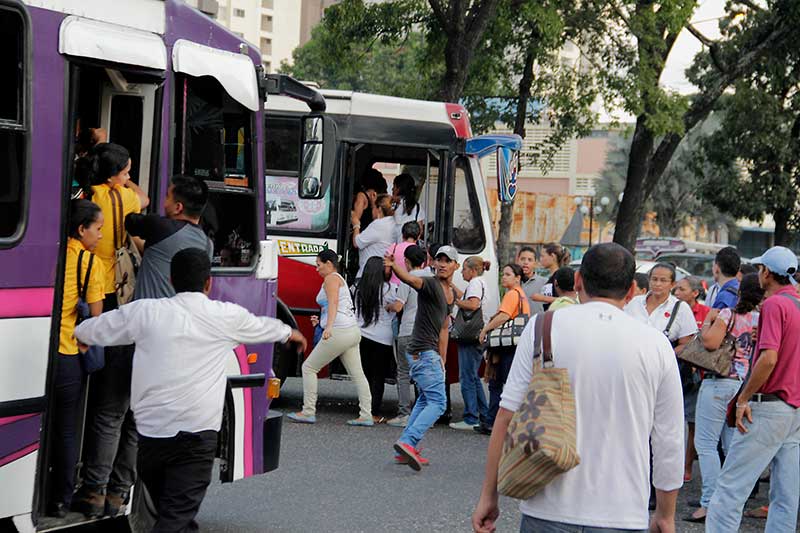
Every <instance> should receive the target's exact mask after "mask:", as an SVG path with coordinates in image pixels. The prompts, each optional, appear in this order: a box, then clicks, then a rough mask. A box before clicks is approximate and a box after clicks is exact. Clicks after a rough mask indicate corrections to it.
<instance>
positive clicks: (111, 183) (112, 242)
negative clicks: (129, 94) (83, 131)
mask: <svg viewBox="0 0 800 533" xmlns="http://www.w3.org/2000/svg"><path fill="white" fill-rule="evenodd" d="M130 170H131V156H130V153H129V152H128V150H127V149H126V148H125V147H124V146H120V145H118V144H114V143H100V144H98V145H96V146H95V147H94V148H92V149H91V151H90V152H89V154H88V155H87V156H85V157H82V158H81V159H79V160H78V162H77V163H76V178H77V180H78V183H80V184H81V187H82V188H83V192H84V194H85V196H86V199H87V200H91V201H92V202H94V203H96V204H97V205H99V206H100V209H101V210H102V211H103V217H104V218H105V222H106V223H105V225H104V226H103V240H102V241H100V244H99V245H98V246H97V251H96V253H97V256H98V257H99V258H100V259H102V262H103V274H104V278H105V294H106V298H105V305H104V308H103V310H104V311H110V310H112V309H116V308H117V296H116V293H115V286H114V283H115V281H116V279H115V275H114V267H115V262H116V260H115V257H114V253H115V252H116V248H115V247H119V246H122V245H123V244H124V243H125V239H126V238H127V236H128V234H127V233H126V231H125V217H126V216H128V215H129V214H131V213H139V212H140V211H141V210H142V209H144V208H145V207H147V206H148V205H149V204H150V200H149V199H148V198H147V195H146V194H145V193H144V191H142V189H140V188H139V186H138V185H136V184H135V183H134V182H132V181H131V176H130V174H129V173H130ZM117 193H118V194H119V199H120V201H121V202H120V203H121V204H122V205H121V209H120V208H117V210H116V211H117V215H116V217H115V215H114V204H115V202H114V198H115V196H116V194H117ZM115 234H116V238H115Z"/></svg>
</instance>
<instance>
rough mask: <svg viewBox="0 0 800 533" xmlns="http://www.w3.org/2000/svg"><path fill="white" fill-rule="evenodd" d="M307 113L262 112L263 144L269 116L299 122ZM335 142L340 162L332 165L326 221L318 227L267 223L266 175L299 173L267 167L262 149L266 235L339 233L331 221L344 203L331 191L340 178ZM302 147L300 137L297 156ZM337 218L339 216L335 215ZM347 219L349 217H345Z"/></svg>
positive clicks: (328, 236)
mask: <svg viewBox="0 0 800 533" xmlns="http://www.w3.org/2000/svg"><path fill="white" fill-rule="evenodd" d="M307 115H308V113H292V112H278V113H275V112H266V111H265V112H264V145H265V146H266V143H267V138H268V137H269V129H268V128H267V120H268V119H269V117H276V118H283V119H287V118H288V119H297V121H298V123H300V119H302V117H304V116H307ZM328 118H329V119H330V120H335V119H333V118H332V117H330V116H328ZM333 142H336V150H335V153H336V157H337V159H339V160H340V164H337V165H335V166H334V175H333V176H332V178H331V181H330V185H329V186H328V188H329V191H330V200H329V202H330V205H328V223H327V224H326V225H325V226H324V227H322V228H319V229H299V228H282V227H279V226H277V225H269V226H268V225H267V219H266V212H267V194H266V187H267V183H266V180H267V176H276V177H283V178H295V179H296V180H299V177H300V173H299V172H298V171H297V169H294V170H276V169H269V168H267V153H266V148H265V149H264V176H263V177H262V178H263V179H262V182H263V184H264V205H263V206H262V207H263V209H264V228H265V229H266V231H267V235H273V234H276V235H278V236H280V235H287V236H297V237H312V238H321V239H332V238H337V237H338V236H339V235H340V232H339V231H338V230H337V227H336V224H335V223H334V222H333V215H334V214H337V215H341V214H340V213H339V206H340V204H346V202H343V201H341V200H340V198H339V196H340V195H339V194H333V192H334V191H335V190H336V189H337V187H339V186H340V183H341V180H340V179H339V176H340V174H341V154H340V143H339V142H338V140H334V141H333ZM301 149H302V139H299V140H298V143H297V150H298V156H299V154H300V150H301ZM299 186H300V184H299V183H298V196H297V197H298V199H299V200H302V198H300V194H299ZM337 218H339V216H337ZM347 220H348V221H349V220H350V219H349V217H348V218H347Z"/></svg>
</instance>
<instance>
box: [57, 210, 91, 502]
mask: <svg viewBox="0 0 800 533" xmlns="http://www.w3.org/2000/svg"><path fill="white" fill-rule="evenodd" d="M102 228H103V213H102V211H100V208H99V207H98V206H97V205H96V204H93V203H92V202H90V201H88V200H73V201H72V203H71V205H70V212H69V221H68V226H67V230H68V231H67V254H66V260H65V266H64V292H63V296H62V300H61V333H60V334H59V341H58V357H57V358H56V372H55V387H54V390H55V402H54V406H55V412H54V417H53V418H54V423H53V426H54V427H53V429H54V431H55V437H54V440H53V442H55V443H57V444H56V446H55V453H54V454H53V463H52V467H53V470H52V473H51V478H50V479H51V480H50V484H49V488H50V497H49V499H48V502H47V511H48V514H49V515H52V516H57V517H61V518H63V517H64V516H66V513H67V509H69V507H70V504H71V503H72V493H73V491H74V489H75V465H76V464H77V462H78V429H77V428H78V417H79V407H80V396H81V388H82V386H83V380H84V372H83V370H82V368H81V362H80V357H79V348H78V343H77V341H76V340H75V324H76V323H77V320H78V310H77V307H78V300H79V298H80V297H81V296H82V295H84V294H85V301H86V303H87V304H88V305H89V312H90V314H91V315H92V316H98V315H100V314H101V313H102V312H103V295H104V293H103V272H102V265H101V264H100V262H99V261H98V260H97V258H96V257H94V254H93V253H92V250H94V249H95V247H96V246H97V243H98V242H100V240H101V239H102V237H103V235H102ZM90 265H91V268H90ZM87 272H88V274H89V275H88V277H87V275H86V274H87ZM78 283H80V284H81V287H80V289H79V287H78Z"/></svg>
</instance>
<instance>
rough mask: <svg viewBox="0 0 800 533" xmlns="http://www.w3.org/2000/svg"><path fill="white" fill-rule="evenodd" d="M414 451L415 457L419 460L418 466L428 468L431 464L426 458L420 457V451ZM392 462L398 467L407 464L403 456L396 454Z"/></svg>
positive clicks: (406, 459)
mask: <svg viewBox="0 0 800 533" xmlns="http://www.w3.org/2000/svg"><path fill="white" fill-rule="evenodd" d="M415 451H416V452H417V457H418V458H419V462H420V464H421V465H422V466H430V464H431V463H430V461H428V460H427V459H426V458H424V457H422V455H421V454H422V450H420V449H419V448H417V449H415ZM394 462H395V464H398V465H407V464H408V458H407V457H406V456H405V455H401V454H399V453H396V454H394Z"/></svg>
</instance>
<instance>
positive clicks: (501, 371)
mask: <svg viewBox="0 0 800 533" xmlns="http://www.w3.org/2000/svg"><path fill="white" fill-rule="evenodd" d="M489 357H492V353H491V352H489ZM513 362H514V352H513V351H505V352H502V353H500V361H499V362H498V363H497V364H496V365H495V373H494V377H493V378H492V379H490V380H489V410H488V413H487V415H486V425H487V426H489V427H492V426H494V419H495V418H496V417H497V411H498V410H499V409H500V396H501V395H502V394H503V387H505V385H506V380H507V379H508V373H509V372H511V363H513Z"/></svg>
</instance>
